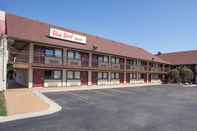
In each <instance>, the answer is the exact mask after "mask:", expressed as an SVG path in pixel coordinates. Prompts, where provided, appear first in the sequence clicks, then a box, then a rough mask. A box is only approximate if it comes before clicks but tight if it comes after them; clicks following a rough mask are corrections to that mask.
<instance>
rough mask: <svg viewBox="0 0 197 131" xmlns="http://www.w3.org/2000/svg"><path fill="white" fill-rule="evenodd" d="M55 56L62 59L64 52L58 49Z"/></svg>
mask: <svg viewBox="0 0 197 131" xmlns="http://www.w3.org/2000/svg"><path fill="white" fill-rule="evenodd" d="M54 55H55V57H62V51H61V50H58V49H56V50H55V52H54Z"/></svg>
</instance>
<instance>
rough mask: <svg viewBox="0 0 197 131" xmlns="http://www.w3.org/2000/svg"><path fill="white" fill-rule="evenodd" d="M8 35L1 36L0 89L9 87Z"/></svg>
mask: <svg viewBox="0 0 197 131" xmlns="http://www.w3.org/2000/svg"><path fill="white" fill-rule="evenodd" d="M7 44H8V42H7V37H6V36H2V37H0V90H6V87H7V63H8V49H7Z"/></svg>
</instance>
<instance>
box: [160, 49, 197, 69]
mask: <svg viewBox="0 0 197 131" xmlns="http://www.w3.org/2000/svg"><path fill="white" fill-rule="evenodd" d="M158 57H160V58H161V59H163V60H165V61H168V62H170V63H172V64H174V65H192V64H197V50H192V51H181V52H172V53H165V54H161V55H159V56H158Z"/></svg>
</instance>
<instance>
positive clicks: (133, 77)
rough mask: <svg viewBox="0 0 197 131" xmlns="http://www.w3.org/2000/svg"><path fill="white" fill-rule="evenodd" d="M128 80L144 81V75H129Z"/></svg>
mask: <svg viewBox="0 0 197 131" xmlns="http://www.w3.org/2000/svg"><path fill="white" fill-rule="evenodd" d="M130 79H132V80H140V79H144V74H142V73H130Z"/></svg>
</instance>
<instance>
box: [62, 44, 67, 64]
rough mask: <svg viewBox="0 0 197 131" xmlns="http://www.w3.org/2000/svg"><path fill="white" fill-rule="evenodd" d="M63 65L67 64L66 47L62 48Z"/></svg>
mask: <svg viewBox="0 0 197 131" xmlns="http://www.w3.org/2000/svg"><path fill="white" fill-rule="evenodd" d="M62 61H63V65H67V48H63V60H62Z"/></svg>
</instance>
